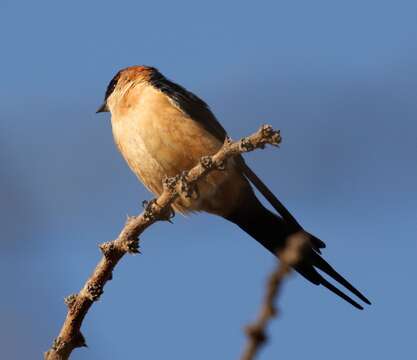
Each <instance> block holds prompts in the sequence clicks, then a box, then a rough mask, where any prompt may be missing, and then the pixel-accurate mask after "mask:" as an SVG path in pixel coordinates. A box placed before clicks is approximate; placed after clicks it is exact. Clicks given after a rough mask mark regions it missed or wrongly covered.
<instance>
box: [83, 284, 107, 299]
mask: <svg viewBox="0 0 417 360" xmlns="http://www.w3.org/2000/svg"><path fill="white" fill-rule="evenodd" d="M86 290H87V291H86V297H87V298H88V299H90V300H91V301H93V302H94V301H98V299H100V296H101V295H102V294H103V287H102V286H101V285H100V284H95V283H90V284H88V285H87V289H86Z"/></svg>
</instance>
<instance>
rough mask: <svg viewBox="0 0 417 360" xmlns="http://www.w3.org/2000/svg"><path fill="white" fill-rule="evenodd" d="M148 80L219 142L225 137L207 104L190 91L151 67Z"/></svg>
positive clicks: (222, 129)
mask: <svg viewBox="0 0 417 360" xmlns="http://www.w3.org/2000/svg"><path fill="white" fill-rule="evenodd" d="M149 82H150V83H151V84H152V86H154V87H155V88H157V89H158V90H160V91H162V92H163V93H164V94H165V95H167V96H169V97H170V99H172V100H173V101H174V102H175V103H176V104H177V106H178V107H179V108H180V109H181V110H182V111H183V112H184V113H186V114H187V115H188V116H190V118H192V119H193V120H196V121H197V122H198V123H199V124H200V125H201V126H202V127H203V128H204V129H206V130H207V131H208V132H209V133H210V134H212V135H213V136H214V137H215V138H216V139H219V140H220V141H221V142H223V141H224V139H225V138H226V130H225V129H224V128H223V126H221V124H220V123H219V122H218V121H217V119H216V117H215V116H214V114H213V113H212V112H211V110H210V108H209V107H208V105H207V104H206V103H205V102H204V101H203V100H201V99H200V98H199V97H198V96H196V95H194V94H193V93H192V92H190V91H188V90H186V89H185V88H183V87H182V86H180V85H178V84H176V83H174V82H172V81H170V80H168V79H167V78H166V77H165V76H163V75H162V74H161V73H160V72H159V71H158V70H156V69H154V68H153V71H152V74H151V77H150V80H149Z"/></svg>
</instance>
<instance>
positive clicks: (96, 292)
mask: <svg viewBox="0 0 417 360" xmlns="http://www.w3.org/2000/svg"><path fill="white" fill-rule="evenodd" d="M280 142H281V136H280V133H279V131H274V130H273V129H272V127H271V126H269V125H264V126H262V127H261V128H260V129H259V130H258V131H257V132H256V133H255V134H253V135H251V136H249V137H246V138H243V139H241V140H240V141H236V142H232V141H231V140H230V139H228V138H227V139H226V141H225V143H224V144H223V146H222V148H221V149H220V150H219V151H218V152H217V153H216V154H214V155H212V156H205V157H203V158H202V159H201V160H200V163H199V164H197V165H196V166H195V167H193V168H192V169H191V170H189V171H188V172H184V173H183V174H180V175H177V176H175V177H174V178H166V179H164V184H163V185H164V191H163V192H162V194H161V196H159V197H158V198H157V199H154V200H152V201H150V202H145V210H144V212H142V213H141V214H140V215H138V216H133V217H129V218H128V220H127V222H126V224H125V226H124V228H123V229H122V231H121V232H120V234H119V236H118V238H117V239H116V240H113V241H110V242H106V243H103V244H101V245H100V249H101V251H102V253H103V257H102V258H101V260H100V262H99V263H98V264H97V266H96V268H95V270H94V272H93V273H92V275H91V276H90V278H89V279H88V280H87V282H86V283H85V285H84V287H83V288H82V289H81V291H80V292H79V293H78V294H73V295H70V296H68V297H67V298H66V299H65V303H66V304H67V307H68V312H67V316H66V319H65V321H64V324H63V325H62V328H61V331H60V333H59V335H58V337H57V338H56V339H55V340H54V343H53V345H52V347H51V348H50V349H49V350H48V351H47V352H46V353H45V356H44V359H45V360H63V359H68V358H69V356H70V355H71V352H72V351H73V350H74V349H75V348H77V347H82V346H86V343H85V339H84V336H83V335H82V334H81V330H80V329H81V325H82V322H83V320H84V317H85V315H86V314H87V312H88V310H89V309H90V307H91V306H92V304H93V303H94V302H95V301H97V300H98V299H99V297H100V296H101V295H102V294H103V288H104V285H105V284H106V282H107V281H108V280H110V279H111V278H112V272H113V269H114V268H115V266H116V265H117V263H118V262H119V261H120V259H121V258H122V257H123V256H124V255H125V254H127V253H129V254H135V253H139V238H138V237H139V235H140V234H141V233H142V232H143V231H144V230H145V229H146V228H147V227H149V226H150V225H152V224H153V223H154V222H156V221H161V220H168V221H169V220H170V218H171V217H172V216H173V210H172V208H171V204H172V203H173V202H174V201H175V200H176V199H177V197H179V196H181V195H184V196H190V194H192V192H193V189H194V188H195V184H196V183H197V181H198V180H199V179H201V178H202V177H204V176H205V175H207V173H209V172H210V171H213V170H216V169H217V170H222V169H224V167H225V164H226V160H227V159H228V158H230V157H233V156H235V155H238V154H241V153H244V152H249V151H253V150H255V149H259V148H264V147H265V145H266V144H270V145H278V144H279V143H280Z"/></svg>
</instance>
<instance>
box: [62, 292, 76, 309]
mask: <svg viewBox="0 0 417 360" xmlns="http://www.w3.org/2000/svg"><path fill="white" fill-rule="evenodd" d="M77 297H78V294H71V295H68V296H66V297H65V298H64V303H65V305H67V306H68V309H69V310H70V311H71V309H72V308H73V306H74V304H75V302H76V301H77Z"/></svg>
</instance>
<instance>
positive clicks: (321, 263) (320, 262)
mask: <svg viewBox="0 0 417 360" xmlns="http://www.w3.org/2000/svg"><path fill="white" fill-rule="evenodd" d="M312 263H313V265H314V266H316V267H317V268H318V269H320V270H321V271H323V272H325V273H326V274H327V275H329V276H330V277H331V278H332V279H334V280H335V281H337V282H338V283H339V284H340V285H343V286H344V287H345V288H346V289H348V290H349V291H351V292H352V293H353V294H355V295H356V296H357V297H358V298H359V299H361V300H362V301H363V302H364V303H366V304H368V305H371V302H370V301H369V300H368V299H367V298H366V297H365V296H364V295H363V294H362V293H361V292H360V291H359V290H357V289H356V288H355V287H354V286H353V285H352V284H351V283H350V282H349V281H347V280H346V279H345V278H344V277H343V276H342V275H340V274H339V273H338V272H337V271H336V270H335V269H333V268H332V266H331V265H330V264H329V263H328V262H327V261H326V260H324V259H323V258H322V257H321V256H320V255H318V254H314V255H313V256H312Z"/></svg>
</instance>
